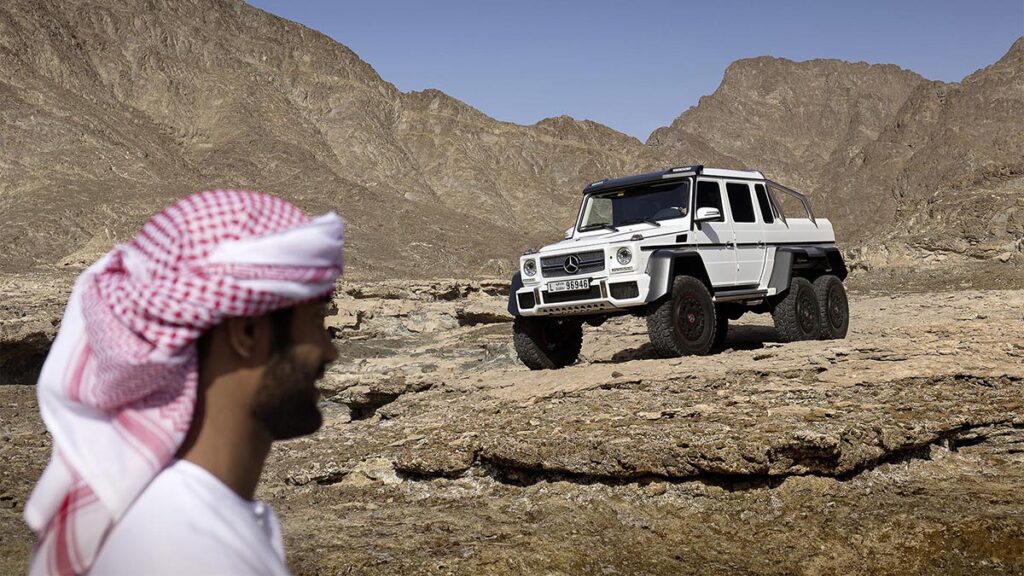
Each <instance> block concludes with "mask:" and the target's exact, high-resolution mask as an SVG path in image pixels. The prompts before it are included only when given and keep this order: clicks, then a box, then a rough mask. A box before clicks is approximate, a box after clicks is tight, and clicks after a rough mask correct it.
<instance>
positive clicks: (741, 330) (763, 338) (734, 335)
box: [594, 326, 781, 364]
mask: <svg viewBox="0 0 1024 576" xmlns="http://www.w3.org/2000/svg"><path fill="white" fill-rule="evenodd" d="M780 341H781V340H779V335H778V333H777V332H776V331H775V328H774V327H772V326H729V334H728V335H727V336H726V337H725V345H724V346H722V347H721V348H720V349H718V350H713V351H712V352H711V354H712V355H714V354H719V353H721V352H724V351H727V350H758V349H760V348H764V345H765V344H767V343H770V342H780ZM660 358H661V356H660V355H659V354H658V352H657V351H656V350H655V349H654V346H653V345H652V344H651V343H650V342H646V343H644V344H641V345H640V346H637V347H636V348H627V349H625V350H620V351H619V352H616V353H615V354H613V355H612V357H611V358H609V359H607V360H596V361H594V363H595V364H619V363H622V362H632V361H634V360H656V359H660Z"/></svg>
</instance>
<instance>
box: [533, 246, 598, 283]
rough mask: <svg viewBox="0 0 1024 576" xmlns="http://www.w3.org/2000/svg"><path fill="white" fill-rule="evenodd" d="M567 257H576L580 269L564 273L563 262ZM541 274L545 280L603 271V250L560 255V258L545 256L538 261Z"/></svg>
mask: <svg viewBox="0 0 1024 576" xmlns="http://www.w3.org/2000/svg"><path fill="white" fill-rule="evenodd" d="M569 256H576V257H577V258H579V259H580V264H579V266H580V269H579V270H578V271H576V272H572V273H570V272H566V271H565V261H566V259H567V258H569ZM540 268H541V273H542V274H543V275H544V277H545V278H558V277H560V276H576V275H577V274H590V273H592V272H599V271H601V270H604V250H591V251H589V252H576V253H575V254H562V255H560V256H545V257H544V258H541V259H540Z"/></svg>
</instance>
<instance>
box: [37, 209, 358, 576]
mask: <svg viewBox="0 0 1024 576" xmlns="http://www.w3.org/2000/svg"><path fill="white" fill-rule="evenodd" d="M342 242H343V226H342V222H341V219H340V218H338V216H337V215H336V214H334V213H330V214H326V215H324V216H320V217H319V218H316V219H310V218H309V217H308V216H306V215H305V214H304V213H303V212H302V211H301V210H299V209H298V208H297V207H295V206H294V205H292V204H290V203H288V202H285V201H284V200H281V199H279V198H275V197H273V196H269V195H266V194H260V193H257V192H248V191H241V190H215V191H211V192H202V193H199V194H194V195H192V196H189V197H187V198H184V199H182V200H180V201H178V202H176V203H175V204H173V205H171V206H170V207H169V208H167V209H166V210H164V211H163V212H161V213H159V214H157V215H156V216H154V217H153V218H152V219H150V220H149V222H147V223H146V225H145V226H143V228H142V230H141V231H140V232H139V234H138V236H136V237H135V239H134V240H132V241H131V242H129V243H127V244H122V245H119V246H117V247H115V248H114V249H113V250H112V251H111V252H110V253H109V254H107V255H106V256H104V257H103V258H101V259H100V260H99V261H98V262H96V263H95V264H93V265H92V266H91V267H90V268H89V269H87V270H86V271H85V272H84V273H83V274H82V275H81V276H80V277H79V278H78V280H77V282H76V283H75V287H74V290H73V291H72V293H71V298H70V300H69V302H68V307H67V309H66V310H65V313H64V319H63V321H62V323H61V328H60V332H59V333H58V335H57V338H56V340H55V341H54V343H53V346H52V347H51V349H50V353H49V355H48V356H47V358H46V363H45V364H44V365H43V370H42V374H41V375H40V377H39V383H38V386H37V393H38V395H39V407H40V411H41V412H42V416H43V420H44V421H45V423H46V426H47V428H48V429H49V430H50V432H51V433H52V435H53V455H52V458H51V460H50V463H49V465H48V466H47V468H46V470H45V472H43V475H42V477H41V478H40V480H39V483H38V484H37V485H36V487H35V489H34V490H33V492H32V496H31V498H30V499H29V501H28V503H27V505H26V508H25V519H26V521H27V522H28V524H29V526H31V527H32V529H33V530H35V532H36V534H37V535H38V541H37V544H36V549H35V552H34V554H33V558H32V565H31V568H30V572H31V573H32V574H81V573H84V572H86V571H88V569H89V567H90V566H91V565H92V562H93V559H94V558H95V557H96V553H97V551H98V550H99V548H100V545H101V544H102V542H103V539H104V538H105V536H106V534H107V533H108V531H109V530H110V528H111V527H112V526H113V525H114V523H115V522H117V521H118V520H119V519H120V518H121V517H122V515H123V514H124V513H125V512H126V510H127V509H128V507H129V506H130V505H131V503H132V502H133V501H134V500H135V498H136V497H137V496H138V495H139V494H140V493H141V492H142V490H143V489H144V488H145V487H146V486H147V485H148V484H149V482H150V481H151V480H152V479H153V478H154V477H155V476H156V475H157V474H158V473H159V472H160V471H161V470H162V469H163V467H164V466H165V465H166V464H167V463H168V462H169V461H170V460H171V459H172V457H173V456H174V454H175V453H176V452H177V450H178V448H179V447H180V446H181V443H182V441H183V439H184V437H185V433H186V432H187V431H188V428H189V425H190V423H191V420H192V412H193V407H194V405H195V401H196V386H197V381H198V374H197V359H196V346H195V343H196V340H197V339H198V337H199V336H200V335H201V334H202V333H203V332H205V331H206V330H207V329H209V328H210V327H212V326H215V325H216V324H218V323H220V321H221V320H222V319H224V318H226V317H229V316H249V315H259V314H263V313H266V312H270V311H273V310H276V309H279V308H284V307H288V306H293V305H295V304H297V303H299V302H302V301H306V300H310V299H313V298H318V297H322V296H324V295H325V294H328V293H330V291H331V290H332V288H333V286H334V281H335V280H336V279H337V278H338V276H339V275H340V274H341V269H342V260H341V256H342Z"/></svg>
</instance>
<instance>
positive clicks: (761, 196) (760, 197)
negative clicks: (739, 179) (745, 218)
mask: <svg viewBox="0 0 1024 576" xmlns="http://www.w3.org/2000/svg"><path fill="white" fill-rule="evenodd" d="M754 192H755V193H756V194H757V205H758V206H759V207H760V208H761V220H764V223H765V224H771V223H772V222H775V215H774V214H772V204H771V202H770V201H769V200H768V191H767V190H765V189H764V184H754Z"/></svg>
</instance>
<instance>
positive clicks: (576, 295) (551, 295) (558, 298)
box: [541, 283, 601, 304]
mask: <svg viewBox="0 0 1024 576" xmlns="http://www.w3.org/2000/svg"><path fill="white" fill-rule="evenodd" d="M541 294H542V295H543V298H544V303H545V304H558V303H561V302H575V301H577V300H594V299H597V298H600V297H601V285H600V284H597V283H595V284H593V285H592V286H591V287H590V290H587V291H586V292H584V291H582V290H580V291H579V292H541Z"/></svg>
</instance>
